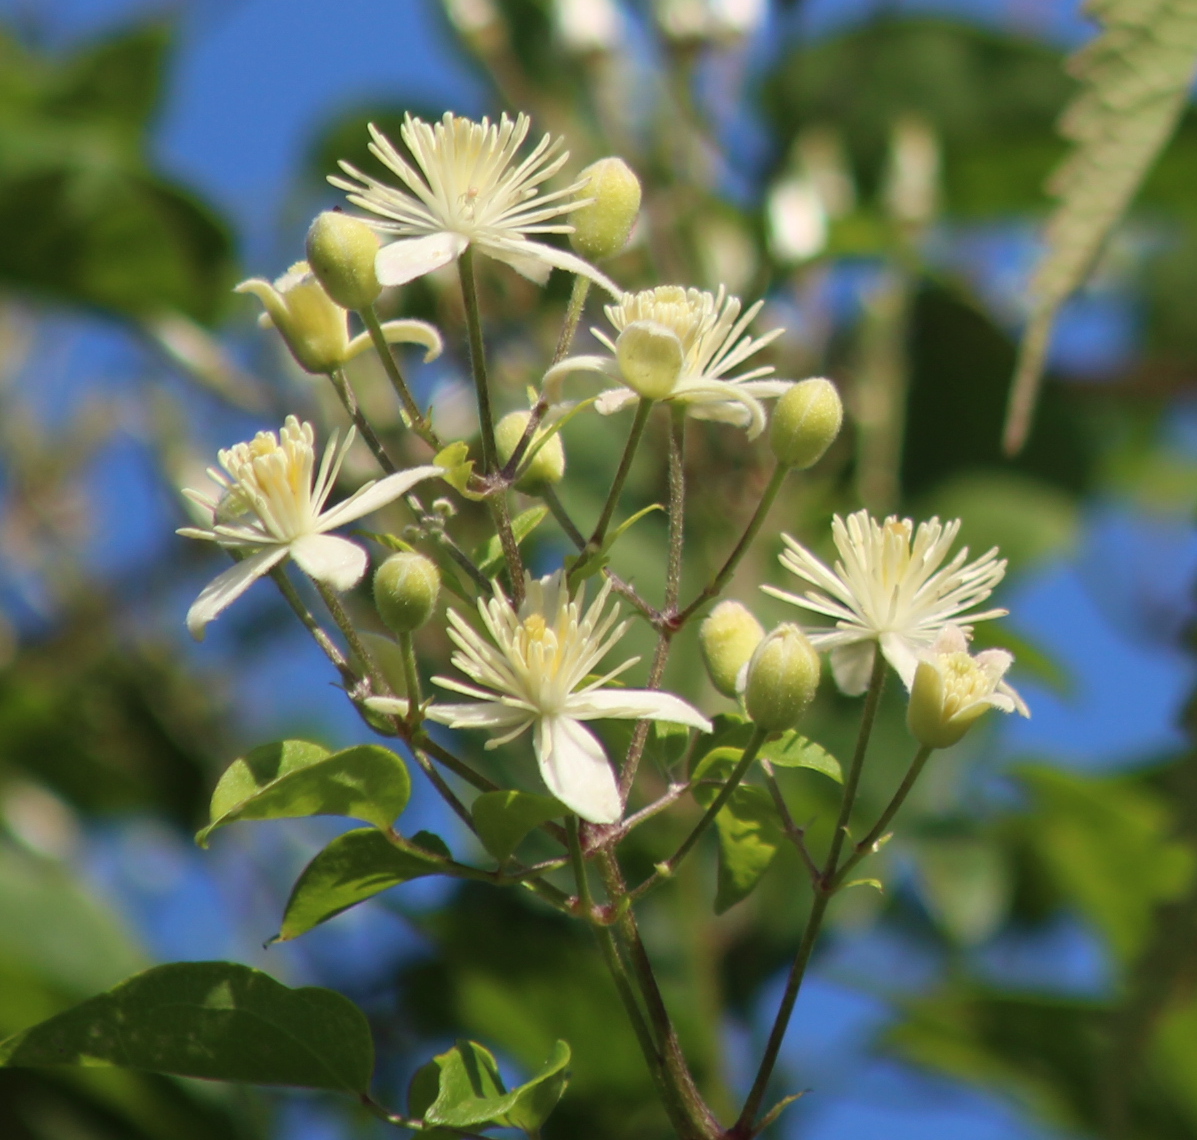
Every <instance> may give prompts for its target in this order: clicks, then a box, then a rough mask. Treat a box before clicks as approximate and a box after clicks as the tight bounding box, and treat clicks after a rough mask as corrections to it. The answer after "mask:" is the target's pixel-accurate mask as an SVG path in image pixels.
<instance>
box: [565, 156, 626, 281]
mask: <svg viewBox="0 0 1197 1140" xmlns="http://www.w3.org/2000/svg"><path fill="white" fill-rule="evenodd" d="M580 177H582V178H585V179H586V185H585V186H583V187H582V190H581V192H580V193H581V195H582V197H583V198H593V199H594V201H593V202H591V203H590V204H589V205H588V206H583V207H582V208H581V209H580V210H574V211H573V213H572V214H571V215H570V218H569V220H570V222H571V223H572V224H573V227H574V232H573V233H572V234H570V237H569V240H570V243H571V244H572V245H573V247H574V249H576V250H577V251H578V252H579V253H580V254H581V255H582V256H583V257H587V258H589V259H590V260H591V261H602V260H604V259H605V258H608V257H614V256H615V255H616V254H617V253H619V252H620V250H622V249H623V247H624V246H625V245H627V244H628V238H629V237H630V236H631V233H632V226H634V225H635V224H636V217H637V215H638V214H639V213H640V179H638V178H637V177H636V175H635V174H634V173H633V172H632V168H631V167H630V166H628V164H627V163H626V162H624V160H623V159H622V158H600V159H599V160H598V162H595V163H592V164H591V165H590V166H588V167H586V169H585V170H583V171H582V174H581V176H580Z"/></svg>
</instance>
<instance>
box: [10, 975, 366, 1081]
mask: <svg viewBox="0 0 1197 1140" xmlns="http://www.w3.org/2000/svg"><path fill="white" fill-rule="evenodd" d="M0 1065H4V1066H7V1067H10V1068H12V1067H40V1066H46V1065H83V1066H97V1065H98V1066H107V1065H113V1066H117V1067H118V1068H126V1069H144V1070H147V1071H149V1072H154V1073H171V1074H174V1075H176V1076H182V1077H202V1078H204V1079H206V1080H218V1081H244V1082H248V1083H250V1084H263V1085H298V1086H301V1087H304V1088H316V1089H334V1090H337V1091H341V1092H355V1093H362V1092H365V1091H366V1090H367V1088H368V1087H369V1084H370V1077H371V1074H372V1072H373V1069H374V1046H373V1043H372V1041H371V1039H370V1028H369V1026H368V1025H367V1023H366V1018H365V1015H364V1014H363V1013H362V1012H361V1010H359V1009H358V1008H357V1006H355V1005H354V1004H353V1003H352V1002H351V1001H349V1000H348V999H347V998H344V997H342V996H341V995H340V994H337V993H333V992H332V991H331V990H323V989H316V988H314V987H305V988H303V989H298V990H292V989H288V988H287V987H286V986H284V985H280V984H279V983H278V982H276V981H275V980H274V979H273V978H272V977H270V976H269V975H268V974H263V973H262V972H261V971H259V970H253V969H250V967H248V966H241V965H238V964H237V963H234V962H177V963H173V964H171V965H167V966H156V967H155V968H154V969H152V970H147V971H145V973H142V974H137V975H135V976H134V977H132V978H129V979H128V980H127V981H124V982H121V983H120V985H118V986H116V987H115V988H113V989H111V990H109V991H108V992H107V993H104V994H100V995H99V996H98V997H94V998H91V999H90V1000H88V1001H85V1002H83V1003H82V1004H81V1005H77V1006H75V1007H73V1008H72V1009H69V1010H67V1011H65V1012H64V1013H60V1014H58V1015H57V1016H56V1017H52V1018H50V1019H49V1020H48V1021H43V1022H42V1023H41V1024H40V1025H35V1026H33V1027H32V1028H31V1029H27V1030H25V1031H24V1032H23V1033H18V1034H16V1035H15V1036H14V1037H10V1038H9V1039H8V1040H7V1041H4V1042H0Z"/></svg>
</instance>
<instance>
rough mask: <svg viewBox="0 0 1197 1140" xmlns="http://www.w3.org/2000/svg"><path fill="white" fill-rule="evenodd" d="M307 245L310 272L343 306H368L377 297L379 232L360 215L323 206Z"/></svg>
mask: <svg viewBox="0 0 1197 1140" xmlns="http://www.w3.org/2000/svg"><path fill="white" fill-rule="evenodd" d="M307 249H308V264H309V265H310V266H311V267H312V272H313V273H314V274H315V275H316V277H317V278H318V279H319V281H320V284H321V285H323V286H324V288H325V290H326V291H327V292H328V295H329V296H330V297H331V298H332V299H333V300H334V301H336V303H337V304H338V305H340V306H341V307H342V308H345V309H353V310H355V311H356V310H359V309H368V308H369V307H370V306H371V305H372V304H374V302H375V301H376V300H377V299H378V294H379V293H381V292H382V286H381V285H380V284H379V283H378V277H377V276H376V275H375V272H374V258H375V257H376V256H377V254H378V235H377V234H375V232H374V231H373V230H372V229H371V228H370V227H369V226H368V225H366V223H365V222H363V221H361V219H359V218H353V217H350V216H349V215H348V214H342V213H340V212H338V211H336V210H326V211H325V212H324V213H323V214H320V215H318V216H317V218H316V220H315V221H314V222H313V223H312V228H311V229H309V230H308V243H307Z"/></svg>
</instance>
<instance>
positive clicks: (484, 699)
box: [427, 571, 711, 823]
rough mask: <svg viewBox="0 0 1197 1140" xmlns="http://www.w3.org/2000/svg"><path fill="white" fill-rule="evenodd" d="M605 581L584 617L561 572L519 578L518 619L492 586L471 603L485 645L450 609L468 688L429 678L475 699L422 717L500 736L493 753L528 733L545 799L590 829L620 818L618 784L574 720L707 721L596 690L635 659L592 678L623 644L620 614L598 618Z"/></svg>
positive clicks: (678, 703)
mask: <svg viewBox="0 0 1197 1140" xmlns="http://www.w3.org/2000/svg"><path fill="white" fill-rule="evenodd" d="M610 592H611V583H610V582H607V583H605V584H604V585H603V588H602V589H601V590H600V591H599V595H598V597H597V598H596V599H595V600H594V602H593V603H592V604H591V605H590V606H589V608H587V609H586V610H585V613H583V603H584V601H585V588H584V587H583V588H580V589H579V590H578V591H577V593H576V594H575V595H574V596H573V597H572V598H571V597H570V596H569V591H568V587H567V586H566V583H565V577H564V574H563V573H562V572H561V571H558V572H557V573H555V574H550V575H549V576H548V577H545V578H540V579H533V578H531V577H529V578H528V580H527V593H526V595H525V598H524V603H523V605H521V606H520V608H519V610H518V611H517V610H516V609H515V608H514V607H513V606H512V604H511V602H510V601H508V599H507V597H506V596H505V595H504V594H503V593H502V592H501V591H500V590H499V588H498V587H497V586H496V587H495V596H494V597H493V598H491V599H489V600H485V599H484V600H480V601H479V602H478V612H479V614H480V615H481V618H482V624H483V626H484V627H485V629H486V632H487V633H488V634H489V635H490V640H487V638H485V637H484V636H482V634H481V633H479V632H478V631H477V630H475V629H474V628H472V627H471V626H470V625H469V624H467V623H466V621H465V620H464V619H463V618H462V617H461V616H460V615H459V614H457V613H455V612H454V611H453V610H449V615H448V616H449V626H450V628H449V637H450V638H452V640H453V643H454V644H455V645H456V646H457V650H458V651H457V652H455V653H454V654H453V664H454V665H455V666H456V667H457V668H458V669H460V670H461V671H462V672H463V673H464V674H465V675H466V676H467V677H469V678H470V679H471V680H472V681H475V682H476V683H477V684H476V685H467V684H463V683H461V682H460V681H454V680H453V679H452V678H449V677H434V678H433V681H435V682H436V684H438V685H440V686H441V687H442V688H445V689H449V690H452V691H453V692H457V693H464V694H465V695H466V696H470V697H477V698H478V700H477V701H472V702H470V703H469V704H434V705H431V706H430V707H429V709H428V712H427V716H428V717H429V718H430V719H432V720H436V721H440V722H441V723H442V724H447V725H449V726H450V727H452V728H487V729H491V730H494V731H498V732H499V733H501V735H500V736H498V737H496V738H495V739H493V740H491V741H488V742H487V747H488V748H496V747H498V746H499V745H500V744H506V743H507V742H508V741H510V740H514V739H515V738H516V737H517V736H519V735H520V734H521V733H523V732H525V731H526V730H527V729H529V728H531V729H532V730H533V738H532V746H533V748H534V749H535V752H536V759H537V762H538V763H539V765H540V774H541V776H542V777H543V778H544V782H545V784H546V785H547V786H548V789H549V791H551V792H552V793H553V795H554V796H556V797H557V799H559V800H560V801H561V802H562V803H563V804H565V806H566V807H568V808H569V809H570V810H571V811H575V812H577V813H578V815H580V816H581V817H582V818H583V819H585V820H589V821H590V822H591V823H615V822H617V821H618V820H619V818H620V816H621V815H622V814H623V803H622V801H621V800H620V796H619V785H618V783H617V781H616V778H615V772H614V771H613V770H612V768H611V764H610V762H609V761H608V759H607V754H606V752H605V751H604V750H603V746H602V744H601V743H600V742H599V740H598V738H597V737H596V736H595V735H594V733H592V732H591V731H590V730H589V729H588V728H586V727H585V725H583V724H582V721H586V720H606V719H610V718H615V719H621V720H667V721H673V722H676V723H678V724H686V725H690V726H691V727H692V728H697V729H699V730H700V731H702V732H710V731H711V723H710V721H708V720H707V719H706V717H704V716H702V714H701V713H699V712H698V711H697V710H695V709H693V708H692V707H691V706H690V705H688V704H687V703H686V702H685V701H683V700H682V699H681V698H680V697H675V696H673V695H672V694H670V693H662V692H656V691H650V690H646V689H608V688H605V687H604V686H605V685H606V684H607V683H608V682H609V681H611V680H612V679H613V678H615V677H617V676H619V674H621V673H623V672H624V671H625V670H626V669H630V668H631V667H632V666H633V665H635V664H636V662H637V661H638V660H639V658H636V657H633V658H632V659H631V660H628V661H625V662H623V664H622V665H619V666H617V667H616V668H615V669H612V670H611V671H610V672H608V673H605V674H603V675H602V676H599V677H594V676H593V674H594V673H595V671H596V669H597V667H598V664H599V662H600V661H602V659H603V658H604V657H606V656H607V654H608V653H609V652H610V651H611V649H612V648H614V646H615V644H616V642H618V641H619V639H620V638H621V637H623V635H624V633H625V632H626V630H627V627H628V623H627V622H623V623H620V624H619V625H616V621H617V620H618V618H619V610H618V607H613V608H612V609H611V610H610V612H608V613H606V614H604V610H605V609H606V606H607V598H608V596H609V594H610Z"/></svg>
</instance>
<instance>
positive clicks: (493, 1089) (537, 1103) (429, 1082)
mask: <svg viewBox="0 0 1197 1140" xmlns="http://www.w3.org/2000/svg"><path fill="white" fill-rule="evenodd" d="M569 1060H570V1051H569V1046H568V1045H567V1044H566V1043H565V1042H564V1041H558V1042H557V1043H556V1044H555V1045H554V1046H553V1052H552V1054H551V1055H550V1057H549V1059H548V1061H546V1062H545V1064H544V1066H543V1067H542V1068H541V1070H540V1072H538V1073H537V1074H536V1076H535V1077H533V1078H532V1079H531V1080H530V1081H527V1082H526V1083H525V1084H522V1085H520V1086H519V1087H518V1088H514V1089H512V1090H511V1091H510V1092H508V1091H507V1089H506V1088H505V1086H504V1084H503V1078H502V1077H501V1076H500V1075H499V1067H498V1065H497V1064H496V1063H495V1058H494V1056H493V1055H492V1054H491V1052H490V1051H489V1050H488V1049H486V1048H484V1047H483V1046H481V1045H479V1044H478V1043H477V1042H475V1041H459V1042H458V1043H457V1044H456V1045H455V1046H454V1047H453V1048H452V1049H450V1050H449V1051H448V1052H446V1053H442V1054H440V1055H439V1056H438V1057H435V1058H434V1059H433V1060H432V1061H430V1062H429V1063H428V1064H427V1065H425V1066H423V1068H421V1069H420V1070H419V1072H418V1073H417V1074H416V1076H415V1078H413V1080H412V1086H411V1089H410V1090H409V1093H408V1102H409V1111H412V1112H415V1111H416V1110H417V1109H419V1108H421V1107H422V1105H423V1103H424V1102H426V1101H427V1098H428V1096H429V1095H430V1094H431V1093H432V1090H433V1089H435V1090H436V1096H435V1099H433V1100H432V1101H431V1102H430V1103H427V1106H426V1107H423V1111H422V1112H421V1114H420V1115H422V1117H423V1120H424V1122H425V1124H427V1125H433V1126H435V1125H443V1126H445V1127H448V1128H467V1129H478V1128H485V1127H488V1126H492V1125H493V1126H498V1127H500V1128H520V1129H522V1130H523V1131H524V1132H527V1133H529V1134H532V1135H534V1134H536V1133H537V1131H538V1130H539V1128H540V1126H541V1125H542V1124H543V1123H544V1122H545V1120H547V1119H548V1116H549V1113H551V1112H552V1110H553V1109H554V1108H555V1107H556V1104H557V1101H559V1100H560V1099H561V1094H562V1093H563V1092H564V1091H565V1086H566V1084H567V1083H568V1081H569V1068H568V1066H569ZM434 1081H435V1083H434Z"/></svg>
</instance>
